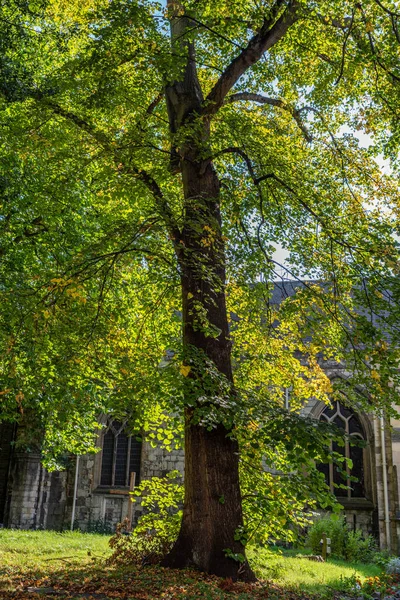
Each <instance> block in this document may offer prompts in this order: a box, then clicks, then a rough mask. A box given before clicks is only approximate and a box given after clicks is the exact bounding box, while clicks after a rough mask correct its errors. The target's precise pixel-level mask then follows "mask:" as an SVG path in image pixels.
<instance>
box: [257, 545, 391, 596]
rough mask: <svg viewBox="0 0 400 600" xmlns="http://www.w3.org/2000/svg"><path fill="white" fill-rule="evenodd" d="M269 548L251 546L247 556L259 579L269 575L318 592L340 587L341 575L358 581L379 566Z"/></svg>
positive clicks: (378, 571)
mask: <svg viewBox="0 0 400 600" xmlns="http://www.w3.org/2000/svg"><path fill="white" fill-rule="evenodd" d="M285 554H286V553H279V552H277V551H272V550H270V549H268V548H261V549H260V548H257V549H255V548H250V549H249V551H248V557H249V560H250V563H251V565H252V567H253V569H254V571H255V572H256V574H257V576H258V577H259V578H260V579H272V580H273V581H274V582H275V583H278V584H279V585H282V586H285V587H288V588H290V589H299V590H307V591H308V592H321V591H322V589H323V588H326V587H327V586H328V587H330V588H333V589H341V587H342V582H343V579H345V578H348V577H351V576H353V575H355V576H356V577H357V578H359V579H360V580H361V581H363V580H364V579H365V578H367V577H375V576H376V575H380V574H381V572H382V570H381V569H380V567H378V566H376V565H372V564H368V565H366V564H361V563H349V562H346V561H343V560H334V559H330V560H328V561H327V562H326V563H320V562H315V561H311V560H308V559H307V558H304V557H301V556H300V555H298V556H295V551H291V552H290V553H288V554H289V556H288V555H286V556H285Z"/></svg>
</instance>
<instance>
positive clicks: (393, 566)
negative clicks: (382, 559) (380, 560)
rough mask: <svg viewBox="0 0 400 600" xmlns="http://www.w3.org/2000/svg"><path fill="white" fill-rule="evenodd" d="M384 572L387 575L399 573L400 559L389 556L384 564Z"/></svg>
mask: <svg viewBox="0 0 400 600" xmlns="http://www.w3.org/2000/svg"><path fill="white" fill-rule="evenodd" d="M386 573H389V575H400V559H399V558H397V557H394V558H391V559H390V560H389V561H388V562H387V564H386Z"/></svg>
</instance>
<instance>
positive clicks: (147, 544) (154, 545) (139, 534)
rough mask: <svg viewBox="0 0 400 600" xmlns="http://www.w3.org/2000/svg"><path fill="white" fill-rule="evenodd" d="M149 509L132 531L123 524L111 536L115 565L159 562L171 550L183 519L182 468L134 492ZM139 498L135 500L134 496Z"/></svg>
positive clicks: (112, 560)
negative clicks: (180, 471)
mask: <svg viewBox="0 0 400 600" xmlns="http://www.w3.org/2000/svg"><path fill="white" fill-rule="evenodd" d="M133 496H137V497H138V500H139V502H140V503H141V506H142V508H143V509H144V510H145V511H147V512H145V514H143V516H142V517H140V519H139V520H138V524H137V526H136V527H135V529H134V530H133V532H132V533H131V532H130V531H128V530H127V525H128V524H127V522H126V521H125V522H123V523H120V524H119V525H118V527H117V531H116V533H115V535H114V536H113V537H112V538H111V539H110V547H111V548H112V549H113V554H112V556H111V558H110V559H109V562H110V563H113V564H130V563H134V564H156V563H158V562H160V561H161V559H162V558H163V557H164V556H165V555H166V554H167V553H168V552H169V551H170V549H171V548H172V545H173V543H174V541H175V540H176V538H177V536H178V532H179V528H180V524H181V520H182V511H181V510H180V507H181V506H182V503H183V485H182V482H181V474H180V473H179V471H171V472H170V473H168V474H167V475H166V476H165V477H152V478H151V479H146V480H144V481H142V483H141V484H140V486H138V487H137V488H136V489H135V491H134V492H133ZM132 500H133V501H135V500H134V499H132Z"/></svg>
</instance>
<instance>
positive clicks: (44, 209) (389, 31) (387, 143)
mask: <svg viewBox="0 0 400 600" xmlns="http://www.w3.org/2000/svg"><path fill="white" fill-rule="evenodd" d="M390 6H391V4H390ZM2 10H3V17H2V20H1V21H0V51H1V52H0V62H1V64H0V66H1V75H0V132H1V133H0V194H1V197H0V210H1V213H0V229H1V247H0V254H1V259H2V260H1V263H0V300H1V301H0V357H1V359H0V384H1V389H0V394H1V409H0V410H1V414H0V418H2V419H8V420H17V421H18V422H20V423H21V425H23V423H24V420H25V422H29V423H30V415H32V414H34V415H35V428H34V429H35V433H36V437H37V438H38V439H42V440H43V452H44V457H45V462H46V465H47V466H48V467H49V468H59V467H60V466H62V463H63V457H64V454H65V452H66V451H68V452H70V453H71V452H72V453H74V454H81V453H86V452H87V451H90V450H94V449H95V444H94V439H95V434H96V432H98V424H97V418H98V415H99V414H102V413H107V414H108V413H110V414H112V415H114V416H115V417H116V418H118V417H122V416H124V415H126V414H128V415H129V418H130V424H131V428H132V431H138V430H139V429H140V430H142V431H143V433H144V437H145V438H147V439H149V440H150V441H151V442H152V443H156V442H160V443H161V444H163V445H164V446H165V447H166V448H173V447H175V446H181V445H182V441H183V430H184V413H185V412H186V417H187V415H188V414H189V413H190V415H191V419H192V421H191V422H192V424H199V425H201V426H202V427H203V428H204V431H212V430H216V429H217V427H218V425H220V424H223V425H224V426H225V428H226V430H227V432H228V433H229V435H231V436H232V437H236V438H237V440H238V442H239V444H240V450H241V453H240V459H241V473H242V474H241V477H242V487H243V492H244V494H243V496H244V498H245V510H246V515H247V516H246V523H245V525H244V528H243V530H242V531H238V532H237V535H238V536H239V538H240V539H241V540H243V541H246V540H248V539H251V536H254V537H255V539H257V538H256V535H257V534H256V533H255V532H256V529H257V527H256V525H257V521H258V522H259V523H260V524H261V525H262V524H263V523H264V524H270V525H269V526H268V527H269V528H268V527H266V528H264V529H261V530H260V534H259V539H260V540H261V539H267V538H268V536H277V535H278V534H279V532H283V531H288V536H289V537H290V536H291V537H293V535H294V534H293V533H292V532H293V531H294V528H295V526H296V525H298V524H300V525H304V524H305V523H306V522H307V519H308V515H307V514H306V509H305V505H306V500H307V503H308V497H307V499H306V493H307V489H309V490H310V495H311V498H310V502H309V504H310V506H311V507H312V506H313V505H314V504H315V502H319V503H322V504H323V505H328V504H329V503H332V502H333V498H332V496H331V495H330V494H329V491H328V490H327V488H326V486H324V483H323V478H322V477H321V476H320V475H319V474H318V472H317V471H316V469H315V467H313V459H316V458H317V459H319V458H321V460H322V459H328V458H329V460H343V459H340V457H339V456H338V455H336V456H335V455H334V454H332V453H330V454H329V453H328V451H327V450H326V448H325V450H324V449H323V448H322V446H321V444H320V443H319V442H318V436H319V435H320V433H321V431H322V438H321V439H323V440H326V439H327V437H328V432H327V430H325V431H323V430H320V431H318V432H317V430H316V428H315V426H314V425H313V424H311V423H309V422H302V421H301V420H300V419H299V418H298V412H299V409H300V407H301V405H302V404H303V403H304V401H305V400H307V399H308V398H310V397H315V398H317V399H318V400H321V401H324V402H327V403H328V402H329V398H330V397H332V398H335V397H341V398H342V396H341V395H340V394H343V393H344V394H345V398H346V401H347V402H348V403H349V404H352V405H353V406H356V407H357V408H359V409H363V408H364V409H365V410H370V409H371V408H375V409H377V410H381V411H385V410H386V411H387V412H390V410H391V408H390V407H391V405H392V403H393V402H396V401H398V392H397V390H398V389H399V387H400V386H399V378H400V373H399V370H398V368H397V366H398V361H399V359H400V349H399V348H400V344H399V341H400V340H399V329H398V321H399V305H400V302H399V298H400V291H399V278H398V272H399V260H398V259H399V244H398V241H397V240H398V238H397V237H396V235H397V234H398V214H399V204H398V184H397V181H396V169H398V156H397V151H398V144H397V140H398V137H399V120H398V118H397V113H398V108H397V105H398V97H399V95H398V86H399V74H398V54H397V50H398V39H399V38H398V35H399V34H398V16H397V15H396V14H395V13H393V11H392V10H391V9H387V8H385V7H384V6H383V4H382V3H381V2H375V0H363V2H362V3H357V4H354V3H353V2H350V1H349V0H335V1H333V2H326V1H325V0H321V1H320V2H317V3H316V2H313V1H308V0H287V1H286V2H285V1H284V2H281V1H280V0H278V1H277V2H276V3H273V2H272V1H267V2H263V3H254V2H251V1H250V0H245V1H243V2H226V1H225V0H218V1H217V2H215V1H213V2H211V1H210V0H201V1H200V2H193V1H192V0H181V2H179V6H177V5H176V3H173V2H168V3H167V6H165V5H163V4H159V3H157V2H152V1H146V2H139V1H138V0H132V1H125V0H117V1H113V2H104V1H103V0H98V1H97V0H90V1H87V2H84V3H81V2H77V1H75V0H73V1H72V2H61V3H58V2H54V1H53V0H48V1H46V0H43V1H42V0H35V1H33V2H29V3H25V2H19V1H17V0H10V2H7V3H6V5H5V6H3V7H2ZM175 11H177V12H175ZM177 30H178V31H177ZM171 31H172V34H171ZM171 35H172V38H171ZM186 85H187V86H189V87H188V89H183V88H184V87H185V86H186ZM357 132H361V133H363V134H371V136H372V137H371V144H370V146H369V147H368V148H365V147H363V146H362V145H361V144H360V143H359V140H358V137H357V135H358V133H357ZM381 151H383V152H385V156H387V157H389V158H391V160H392V167H393V172H392V173H386V174H384V173H382V172H381V169H380V167H379V164H378V163H377V161H376V160H375V159H376V156H377V155H378V154H379V152H381ZM194 172H195V176H194ZM193 181H195V184H194V183H193ZM210 181H212V182H213V184H214V185H213V186H211V187H210V189H208V190H206V189H204V187H202V186H205V185H206V184H207V182H208V183H209V182H210ZM192 183H193V185H192ZM277 249H280V250H281V251H284V252H285V254H286V255H287V258H286V259H285V261H284V262H285V264H284V265H283V266H282V264H281V261H280V260H279V259H277V256H276V250H277ZM282 269H283V270H284V271H286V273H289V275H290V277H291V278H292V283H288V282H287V284H286V285H285V286H283V292H282V294H281V296H285V295H287V296H289V297H288V298H287V299H285V300H284V301H283V302H282V303H281V305H280V306H278V303H277V301H276V296H275V297H274V292H276V290H277V289H279V286H278V287H277V281H279V279H280V278H281V277H282V276H283V274H282ZM299 279H305V281H304V282H303V283H299V281H298V280H299ZM296 280H297V281H296ZM295 282H296V284H295ZM194 283H195V284H196V285H194ZM186 284H191V285H193V289H190V290H188V289H186V287H185V285H186ZM288 290H289V291H288ZM274 298H275V299H274ZM225 303H226V304H227V307H226V306H225ZM221 324H222V325H223V326H222V327H221ZM189 330H190V331H189ZM188 332H189V333H190V335H191V336H192V337H191V338H190V336H189V337H188ZM189 338H190V339H191V340H192V342H190V341H188V340H189ZM193 339H196V343H194V342H193ZM199 340H200V341H199ZM216 348H218V350H216ZM212 349H213V350H212ZM220 349H222V350H221V351H220ZM324 361H336V362H337V363H340V364H341V365H343V366H348V367H349V369H348V373H349V379H347V380H346V381H345V382H343V381H342V382H337V384H336V385H335V386H332V384H331V383H330V382H329V381H328V378H327V376H326V375H325V374H324V372H323V369H322V368H321V364H323V363H324ZM217 363H218V364H217ZM231 367H232V368H233V374H231V371H232V369H231ZM282 388H291V389H292V398H291V412H290V414H289V415H285V414H284V413H283V411H282ZM360 390H362V391H363V392H365V393H363V394H360V393H359V391H360ZM371 400H372V402H371ZM28 429H29V428H26V430H28ZM32 429H33V428H32ZM31 431H32V430H31ZM286 431H289V432H290V435H287V434H286ZM331 433H333V430H332V431H331ZM308 439H309V440H310V441H309V442H305V444H304V446H303V442H304V440H308ZM27 443H28V441H27ZM275 450H276V452H275ZM327 453H328V454H329V456H327ZM263 466H265V467H266V468H265V469H263V468H262V467H263ZM342 466H343V465H342ZM270 470H274V471H276V472H277V477H276V478H275V480H273V479H272V477H271V473H270ZM186 481H188V478H187V479H186ZM188 485H189V484H188ZM278 486H284V490H285V491H284V492H283V493H281V492H280V491H279V488H278ZM307 486H308V488H307ZM254 490H256V491H255V492H254ZM224 497H225V502H226V506H227V505H228V500H229V496H228V495H224V490H212V498H214V501H215V504H216V505H217V506H218V507H219V506H220V505H222V503H223V499H224ZM217 503H219V504H217ZM233 541H234V540H232V542H233Z"/></svg>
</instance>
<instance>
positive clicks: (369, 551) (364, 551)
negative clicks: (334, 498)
mask: <svg viewBox="0 0 400 600" xmlns="http://www.w3.org/2000/svg"><path fill="white" fill-rule="evenodd" d="M323 533H325V534H326V536H327V537H328V538H330V540H331V551H332V555H333V556H336V557H337V558H344V559H346V560H349V561H360V562H371V561H372V560H373V557H374V553H375V552H376V542H375V539H374V538H373V537H372V536H371V535H367V536H364V535H363V534H362V532H361V531H359V530H356V531H350V530H349V528H348V527H347V524H346V520H345V518H344V517H335V516H330V515H328V516H325V517H323V518H322V519H319V520H318V521H315V523H314V524H313V525H312V526H311V528H310V530H309V532H308V536H307V540H306V545H307V546H308V547H310V548H311V549H312V551H313V553H314V554H320V553H321V543H320V541H321V539H322V534H323Z"/></svg>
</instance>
